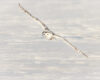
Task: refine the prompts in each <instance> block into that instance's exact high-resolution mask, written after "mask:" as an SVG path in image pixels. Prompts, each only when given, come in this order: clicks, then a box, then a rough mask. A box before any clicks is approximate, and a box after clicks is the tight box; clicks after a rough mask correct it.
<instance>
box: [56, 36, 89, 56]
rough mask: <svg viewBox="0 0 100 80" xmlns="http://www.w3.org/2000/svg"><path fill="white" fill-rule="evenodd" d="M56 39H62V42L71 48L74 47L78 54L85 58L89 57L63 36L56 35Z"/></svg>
mask: <svg viewBox="0 0 100 80" xmlns="http://www.w3.org/2000/svg"><path fill="white" fill-rule="evenodd" d="M55 37H56V38H60V39H61V40H62V41H64V42H65V43H66V44H68V45H69V46H70V47H72V48H73V49H74V50H75V51H76V52H77V53H80V54H82V55H84V56H85V57H88V56H87V55H86V54H85V53H84V52H82V51H81V50H80V49H78V48H77V47H76V46H74V45H73V44H72V43H71V42H69V41H68V40H67V39H65V38H63V37H62V36H59V35H55Z"/></svg>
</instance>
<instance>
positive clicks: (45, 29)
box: [19, 3, 88, 57]
mask: <svg viewBox="0 0 100 80" xmlns="http://www.w3.org/2000/svg"><path fill="white" fill-rule="evenodd" d="M19 7H20V8H21V9H22V10H23V11H24V12H25V13H27V14H28V15H29V16H30V17H32V18H33V19H34V20H35V21H36V22H38V23H40V24H41V26H42V28H43V32H42V35H43V36H44V37H45V38H46V39H48V40H53V39H58V38H59V39H61V40H62V41H63V42H65V43H66V44H68V45H69V46H71V47H72V48H73V49H74V50H75V51H76V52H77V53H80V54H82V55H84V56H85V57H88V56H87V55H86V54H85V53H84V52H82V51H81V50H79V49H78V48H77V47H76V46H74V45H73V44H72V43H71V42H69V41H68V40H67V39H65V38H63V37H62V36H60V35H57V34H55V33H54V32H52V31H51V30H50V29H49V28H48V27H47V25H45V24H44V23H43V22H42V21H41V20H40V19H39V18H37V17H35V16H33V15H32V14H31V13H30V12H28V11H27V10H26V9H24V8H23V7H22V6H21V4H20V3H19Z"/></svg>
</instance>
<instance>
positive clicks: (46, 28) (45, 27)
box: [19, 3, 49, 30]
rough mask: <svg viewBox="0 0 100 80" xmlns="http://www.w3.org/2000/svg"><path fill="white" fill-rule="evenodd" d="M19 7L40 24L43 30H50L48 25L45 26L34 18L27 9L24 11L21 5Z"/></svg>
mask: <svg viewBox="0 0 100 80" xmlns="http://www.w3.org/2000/svg"><path fill="white" fill-rule="evenodd" d="M19 7H20V8H21V9H22V10H23V11H24V12H25V13H27V14H28V15H29V16H30V17H32V18H33V19H34V20H35V21H36V22H38V23H40V24H41V25H42V28H43V29H44V30H49V28H48V27H47V26H46V24H44V23H43V22H42V21H41V20H40V19H38V18H37V17H35V16H33V15H32V14H31V13H30V12H28V11H27V10H26V9H24V8H23V7H22V6H21V4H20V3H19Z"/></svg>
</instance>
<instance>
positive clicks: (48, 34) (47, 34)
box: [42, 32, 53, 40]
mask: <svg viewBox="0 0 100 80" xmlns="http://www.w3.org/2000/svg"><path fill="white" fill-rule="evenodd" d="M42 35H43V36H44V37H45V38H47V39H48V40H52V39H53V34H52V33H50V32H43V33H42Z"/></svg>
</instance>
